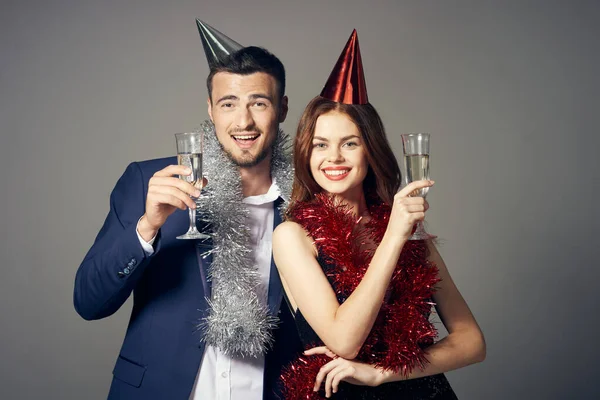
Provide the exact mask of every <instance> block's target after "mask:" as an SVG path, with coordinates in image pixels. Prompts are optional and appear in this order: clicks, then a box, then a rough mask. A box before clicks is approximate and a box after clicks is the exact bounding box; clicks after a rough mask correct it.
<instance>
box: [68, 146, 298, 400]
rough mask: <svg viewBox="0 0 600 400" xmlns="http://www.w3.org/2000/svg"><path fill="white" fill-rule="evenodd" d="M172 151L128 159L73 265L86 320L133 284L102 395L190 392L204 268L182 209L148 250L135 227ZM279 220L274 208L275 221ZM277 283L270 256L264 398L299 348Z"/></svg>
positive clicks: (206, 288) (203, 306) (111, 306)
mask: <svg viewBox="0 0 600 400" xmlns="http://www.w3.org/2000/svg"><path fill="white" fill-rule="evenodd" d="M171 164H177V160H176V159H175V157H171V158H164V159H157V160H150V161H144V162H136V163H132V164H130V165H129V166H128V167H127V169H126V171H125V173H124V174H123V176H121V178H120V179H119V181H118V182H117V184H116V186H115V188H114V190H113V192H112V194H111V196H110V211H109V213H108V216H107V217H106V220H105V222H104V225H103V226H102V229H101V230H100V232H99V234H98V236H97V237H96V240H95V242H94V244H93V246H92V248H91V249H90V250H89V252H88V253H87V255H86V256H85V258H84V260H83V262H82V263H81V265H80V266H79V269H78V270H77V275H76V278H75V288H74V303H75V309H76V310H77V312H78V313H79V314H80V315H81V316H82V317H83V318H85V319H87V320H95V319H100V318H104V317H107V316H109V315H111V314H113V313H114V312H115V311H117V310H118V309H119V307H121V305H122V304H123V303H124V302H125V300H127V298H128V297H129V296H130V294H131V293H132V292H133V310H132V313H131V318H130V321H129V326H128V328H127V333H126V335H125V340H124V342H123V346H122V347H121V351H120V354H119V356H118V359H117V361H116V364H115V368H114V370H113V381H112V385H111V388H110V392H109V396H108V397H109V399H144V400H149V399H182V400H183V399H185V400H187V399H188V398H189V396H190V393H191V390H192V386H193V384H194V380H195V378H196V374H197V372H198V368H199V366H200V362H201V360H202V355H203V352H204V344H203V343H202V342H201V340H200V333H199V332H197V331H195V326H196V323H197V322H198V321H199V320H200V319H201V318H203V317H205V316H206V315H207V312H208V310H207V303H206V300H205V298H206V297H209V296H210V282H207V280H206V273H207V271H206V268H207V265H208V264H209V263H210V258H208V259H205V260H202V262H200V260H201V258H200V255H199V251H198V249H197V246H196V243H195V241H194V240H177V239H176V238H175V237H176V236H177V235H180V234H182V233H184V232H185V231H186V230H187V227H188V224H189V219H188V212H187V210H186V211H181V210H177V211H176V212H175V213H174V214H172V215H171V216H170V217H169V218H168V219H167V222H166V223H165V224H164V225H163V227H162V228H161V229H160V231H159V233H158V235H157V238H156V241H155V243H154V248H155V252H154V254H152V255H151V256H146V253H145V252H144V250H143V248H142V246H141V244H140V243H139V240H138V237H137V234H136V225H137V222H138V220H139V218H140V217H141V216H142V215H143V213H144V209H145V200H146V195H147V192H148V181H149V180H150V177H151V176H152V175H153V174H154V173H155V172H156V171H158V170H160V169H163V168H164V167H166V166H167V165H171ZM280 221H281V219H280V216H279V213H278V212H277V210H275V221H274V226H276V225H277V224H278V223H279V222H280ZM282 295H283V289H282V287H281V281H280V279H279V274H278V273H277V270H276V268H275V266H274V264H273V262H271V275H270V283H269V294H268V303H269V308H270V310H271V312H272V313H273V314H274V315H278V316H279V318H280V321H281V322H280V325H279V328H278V329H276V330H275V331H274V336H275V346H274V348H273V349H272V350H270V351H269V352H268V353H267V354H266V362H265V375H264V387H265V390H264V398H265V399H268V398H276V394H275V392H276V384H277V381H278V377H279V375H280V371H281V367H282V366H283V365H284V364H287V363H288V362H289V361H290V360H291V359H292V358H293V357H294V355H296V354H297V352H298V351H300V350H301V345H300V341H299V339H298V334H297V331H296V328H295V325H294V321H293V317H292V316H291V314H290V312H289V309H288V307H285V306H283V307H280V305H281V301H282Z"/></svg>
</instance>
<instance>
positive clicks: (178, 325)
mask: <svg viewBox="0 0 600 400" xmlns="http://www.w3.org/2000/svg"><path fill="white" fill-rule="evenodd" d="M197 23H198V27H199V30H200V33H201V37H202V40H203V45H204V48H205V51H206V54H207V57H208V59H209V65H210V67H211V72H210V75H209V77H208V79H207V86H208V92H209V98H208V113H209V115H210V118H211V120H212V122H213V123H214V131H215V132H216V139H215V138H212V139H213V140H218V144H219V145H218V146H217V148H218V150H217V152H218V153H219V154H217V153H215V154H206V153H205V154H204V157H205V162H206V161H207V158H208V157H210V158H215V159H218V158H219V157H221V158H223V157H222V156H223V155H225V156H226V157H225V158H226V159H227V160H228V162H229V164H230V165H231V169H230V170H221V171H213V174H214V175H213V176H214V177H215V179H213V178H212V177H211V176H210V175H209V180H210V183H209V186H208V187H209V188H210V189H211V190H212V191H213V193H225V194H227V193H234V192H235V190H234V189H235V188H233V187H228V185H230V184H229V183H228V182H237V183H238V184H239V187H240V188H241V192H242V193H243V196H240V197H239V201H238V204H236V206H237V208H240V209H242V208H243V209H245V210H247V218H246V219H245V221H247V226H246V228H247V230H248V231H249V238H248V240H247V241H246V242H244V243H233V244H232V243H229V242H230V241H227V240H224V239H223V237H224V236H227V232H223V231H219V229H221V230H222V229H224V228H223V227H227V226H228V223H227V221H225V220H221V221H209V222H210V223H211V224H212V225H216V226H217V228H215V229H217V231H216V234H215V235H214V241H215V242H214V249H215V252H214V253H213V254H212V255H211V257H208V258H203V257H202V255H201V252H202V251H203V250H201V249H200V248H199V247H198V246H197V243H195V242H196V241H194V240H177V239H176V236H177V235H179V234H181V233H183V232H185V231H186V229H187V226H188V224H189V219H188V216H187V208H188V207H194V208H195V207H196V204H195V202H194V201H193V200H192V198H191V197H190V196H193V197H197V196H198V195H199V192H198V191H197V189H196V188H195V187H194V186H192V185H191V184H188V183H187V182H184V181H183V180H180V179H178V178H177V177H176V175H186V174H189V172H190V171H188V170H186V168H185V167H183V166H178V165H176V164H177V160H176V158H175V157H170V158H164V159H157V160H150V161H144V162H134V163H132V164H130V165H129V166H128V167H127V169H126V171H125V173H124V174H123V176H122V177H121V178H120V179H119V181H118V182H117V184H116V186H115V188H114V190H113V192H112V194H111V199H110V211H109V214H108V216H107V218H106V221H105V222H104V225H103V227H102V229H101V230H100V233H99V234H98V237H97V238H96V240H95V242H94V245H93V246H92V248H91V249H90V251H89V252H88V254H87V255H86V257H85V259H84V260H83V262H82V264H81V265H80V267H79V269H78V271H77V276H76V278H75V291H74V303H75V308H76V310H77V312H78V313H79V314H80V315H81V316H82V317H83V318H85V319H87V320H94V319H100V318H104V317H107V316H109V315H111V314H113V313H114V312H116V311H117V310H118V309H119V307H120V306H121V305H122V304H123V303H124V302H125V300H126V299H127V298H128V297H129V295H130V294H131V293H132V292H133V295H134V304H133V311H132V314H131V319H130V322H129V326H128V329H127V333H126V336H125V340H124V343H123V346H122V348H121V351H120V354H119V357H118V359H117V362H116V365H115V368H114V370H113V375H114V377H113V381H112V385H111V388H110V393H109V398H110V399H188V398H189V399H193V400H204V399H261V398H272V397H274V396H275V387H276V383H277V381H278V378H279V375H280V372H281V367H282V366H283V365H285V364H286V363H287V362H288V361H289V360H290V359H291V357H292V356H293V354H295V353H297V351H298V350H299V346H300V344H299V341H298V338H297V333H296V331H295V327H294V323H293V320H292V316H291V314H290V313H289V310H288V308H287V307H285V306H283V307H280V305H281V299H282V290H281V282H280V280H279V276H278V274H277V271H276V269H275V267H274V265H273V263H272V259H271V234H272V231H273V229H274V227H275V226H276V225H277V224H278V223H279V222H280V220H281V218H280V215H279V212H278V211H277V209H276V208H277V207H278V206H280V203H281V197H280V195H281V193H280V192H279V188H278V187H277V184H276V182H274V180H273V177H274V176H284V175H285V174H288V175H291V174H289V171H283V172H282V171H281V169H286V168H288V169H289V168H290V166H289V164H288V165H283V164H285V163H281V160H279V161H278V162H275V159H274V157H275V155H274V152H275V149H276V145H277V143H279V144H281V137H280V136H278V135H281V133H280V132H279V129H278V126H279V123H281V122H283V121H284V120H285V117H286V114H287V97H286V96H284V92H285V71H284V68H283V65H282V64H281V62H280V61H279V60H278V59H277V58H276V57H275V56H274V55H272V54H270V53H269V52H267V51H265V50H264V49H260V48H257V47H248V48H241V46H240V45H238V44H237V43H236V42H234V41H232V40H231V39H229V38H227V37H226V36H225V35H223V34H222V33H220V32H218V31H216V30H214V29H213V28H211V27H210V26H208V25H206V24H204V23H202V22H201V21H197ZM207 38H209V39H207ZM239 48H241V49H239ZM215 49H217V51H215ZM238 49H239V50H238ZM209 50H210V51H209ZM234 50H237V51H234ZM210 133H211V132H209V134H210ZM207 140H208V141H210V140H211V138H210V137H208V138H207ZM276 164H277V165H279V171H275V170H274V167H273V166H274V165H276ZM219 176H221V177H222V176H226V177H228V179H219ZM218 182H221V186H219V184H218ZM231 185H232V184H231ZM231 185H230V186H231ZM234 196H235V195H234ZM213 197H214V198H219V196H213ZM229 198H231V196H230V197H229ZM199 204H202V203H199ZM224 206H226V205H224ZM230 206H231V204H230ZM199 211H200V213H201V214H202V212H203V210H202V206H199ZM206 215H208V216H211V215H212V216H213V217H214V216H215V215H219V214H218V212H217V213H215V212H214V210H213V211H212V213H211V212H208V211H207V214H206ZM244 215H246V214H244ZM225 217H226V216H225ZM225 217H223V219H225ZM212 225H211V226H212ZM236 228H240V229H237V231H239V230H242V231H243V229H241V228H243V227H236ZM219 238H220V239H219ZM227 246H229V247H227ZM232 246H237V247H232ZM233 248H235V249H237V248H239V250H238V252H240V253H244V254H250V255H251V259H252V261H253V262H254V265H242V266H237V265H233V264H232V263H229V264H228V260H229V261H231V254H234V255H235V254H236V253H235V251H232V249H233ZM227 257H229V258H227ZM211 259H212V260H211ZM242 259H243V257H242ZM211 261H212V264H211ZM250 264H251V263H250ZM215 265H218V268H217V267H216V266H215ZM219 268H220V269H219ZM227 268H231V271H238V272H239V271H241V270H240V269H239V268H245V269H251V268H254V272H257V273H258V274H255V275H252V276H256V277H258V278H257V284H256V287H255V291H253V292H252V293H249V294H248V293H243V291H242V292H239V291H238V290H236V289H235V288H237V287H239V285H235V281H236V279H239V277H237V276H236V273H232V274H231V276H228V279H222V278H219V277H220V276H221V277H222V276H223V274H227V271H228V269H227ZM236 268H238V269H236ZM244 271H245V270H244ZM208 276H212V277H213V279H212V281H211V280H209V279H207V277H208ZM230 281H232V282H234V285H233V286H228V285H229V284H230ZM228 288H229V289H230V288H234V289H233V290H229V293H228V295H229V296H231V299H235V300H230V301H228V300H229V299H228V298H226V299H225V301H223V299H222V297H223V295H222V293H227V290H228ZM263 289H264V290H263ZM215 293H221V295H220V296H219V295H215ZM250 295H254V298H249V299H245V297H244V296H250ZM219 304H224V306H222V307H224V308H219V309H217V307H218V305H219ZM240 304H248V305H252V304H254V305H256V304H258V306H257V307H258V308H256V309H257V310H259V311H260V310H262V309H264V310H266V311H265V315H264V316H263V315H258V316H256V315H254V314H253V315H250V316H248V315H247V314H244V312H245V309H246V308H247V307H239V305H240ZM260 304H264V307H262V308H261V306H260ZM228 307H229V308H228ZM235 307H236V308H237V309H233V308H235ZM228 312H229V313H231V312H236V313H237V314H235V315H236V316H237V315H241V316H242V317H241V318H242V319H244V318H246V317H247V318H254V319H250V321H255V320H256V321H257V322H265V321H272V320H273V319H274V317H279V324H278V327H277V329H274V330H273V331H272V332H267V334H268V335H271V336H272V337H271V336H269V337H265V338H262V337H260V336H261V335H258V336H259V339H264V340H263V341H262V342H261V343H259V344H258V346H256V345H253V346H252V348H248V346H247V345H248V343H246V341H240V340H239V337H240V334H241V337H249V338H252V337H253V336H252V334H253V331H252V330H253V329H254V326H253V325H252V324H250V325H252V326H250V327H246V328H244V327H240V326H239V321H236V318H230V317H227V316H228V315H230V314H228ZM255 314H256V312H255ZM223 315H225V318H223ZM231 315H233V314H231ZM200 321H208V323H209V324H208V328H206V327H204V328H205V329H198V323H199V322H200ZM245 321H246V322H247V321H248V319H245ZM236 324H238V325H236ZM246 325H248V324H246ZM269 326H270V325H269ZM219 329H221V331H219ZM243 329H247V330H248V331H250V333H246V332H245V331H244V330H243ZM215 332H218V333H221V332H226V333H227V334H229V336H227V334H225V335H223V334H219V335H212V336H211V334H214V333H215ZM263 336H264V335H263ZM207 337H208V338H209V339H208V340H207ZM271 339H274V340H271ZM248 341H249V342H251V339H248ZM271 342H274V345H273V348H272V349H270V350H268V351H266V352H263V351H262V350H263V349H267V348H268V347H269V344H270V343H271ZM244 346H246V347H244ZM257 348H258V349H259V351H257V350H256V349H257ZM248 355H250V356H248Z"/></svg>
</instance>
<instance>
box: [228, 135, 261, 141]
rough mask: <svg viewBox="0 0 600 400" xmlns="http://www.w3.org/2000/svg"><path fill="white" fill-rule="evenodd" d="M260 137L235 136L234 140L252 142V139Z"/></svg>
mask: <svg viewBox="0 0 600 400" xmlns="http://www.w3.org/2000/svg"><path fill="white" fill-rule="evenodd" d="M257 137H258V135H241V136H234V138H235V139H236V140H251V139H256V138H257Z"/></svg>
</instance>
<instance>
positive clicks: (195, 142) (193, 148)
mask: <svg viewBox="0 0 600 400" xmlns="http://www.w3.org/2000/svg"><path fill="white" fill-rule="evenodd" d="M202 135H203V132H191V133H176V134H175V141H176V143H177V163H178V164H179V165H183V166H186V167H188V168H189V169H190V170H191V171H192V173H191V174H190V175H179V179H182V180H184V181H186V182H188V183H190V184H192V185H193V186H195V187H196V188H198V189H202V145H203V140H204V137H203V136H202ZM188 211H189V217H190V227H189V229H188V231H187V232H186V233H184V234H183V235H180V236H177V239H207V238H209V237H210V236H208V235H205V234H204V233H201V232H199V231H198V228H197V227H196V210H195V209H193V208H189V209H188Z"/></svg>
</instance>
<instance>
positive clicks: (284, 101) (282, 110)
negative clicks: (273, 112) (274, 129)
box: [279, 96, 288, 123]
mask: <svg viewBox="0 0 600 400" xmlns="http://www.w3.org/2000/svg"><path fill="white" fill-rule="evenodd" d="M287 113H288V97H287V96H283V97H282V98H281V107H279V123H282V122H283V121H285V118H286V117H287Z"/></svg>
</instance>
